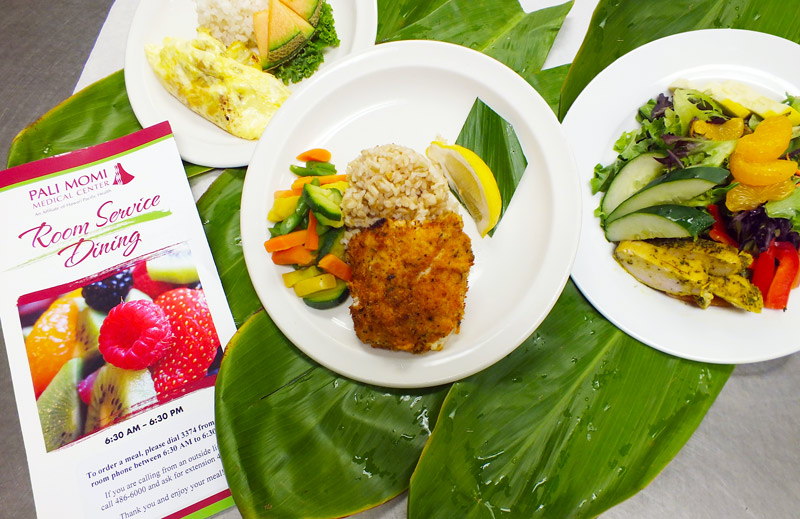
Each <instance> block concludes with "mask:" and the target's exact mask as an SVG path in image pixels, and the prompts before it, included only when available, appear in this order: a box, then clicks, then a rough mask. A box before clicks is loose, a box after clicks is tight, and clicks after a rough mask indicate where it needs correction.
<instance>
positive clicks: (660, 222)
mask: <svg viewBox="0 0 800 519" xmlns="http://www.w3.org/2000/svg"><path fill="white" fill-rule="evenodd" d="M713 223H714V217H713V216H711V215H710V214H708V213H706V212H705V211H702V210H700V209H695V208H694V207H686V206H684V205H675V204H666V205H658V206H654V207H645V208H643V209H639V210H638V211H636V212H633V213H629V214H626V215H625V216H621V217H620V218H618V219H616V220H614V221H613V222H611V223H609V224H608V225H607V226H606V239H607V240H608V241H612V242H618V241H622V240H649V239H651V238H688V237H691V236H697V235H698V234H700V233H701V232H702V231H703V230H705V229H707V228H709V227H710V226H711V225H712V224H713Z"/></svg>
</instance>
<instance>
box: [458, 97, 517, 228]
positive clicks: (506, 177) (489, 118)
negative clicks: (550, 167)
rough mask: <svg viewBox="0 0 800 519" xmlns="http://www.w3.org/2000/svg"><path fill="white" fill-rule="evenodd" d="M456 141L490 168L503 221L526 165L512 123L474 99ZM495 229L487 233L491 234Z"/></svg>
mask: <svg viewBox="0 0 800 519" xmlns="http://www.w3.org/2000/svg"><path fill="white" fill-rule="evenodd" d="M456 144H459V145H461V146H464V147H465V148H467V149H470V150H472V151H474V152H475V153H476V154H477V155H478V156H479V157H480V158H481V159H483V161H484V162H485V163H486V165H487V166H489V169H490V170H492V174H494V177H495V179H496V180H497V187H498V188H499V189H500V197H501V199H502V202H503V204H502V206H501V211H500V220H501V221H502V218H503V213H505V211H506V208H507V207H508V204H509V203H510V202H511V197H512V196H514V191H515V190H516V189H517V185H518V184H519V182H520V180H522V174H523V173H525V168H526V167H527V166H528V160H527V159H526V158H525V154H524V152H523V151H522V146H521V145H520V143H519V140H518V139H517V134H516V133H515V132H514V127H513V126H511V124H509V123H508V121H506V120H505V119H503V118H502V117H500V116H499V115H497V113H496V112H495V111H494V110H492V109H491V108H490V107H489V106H488V105H487V104H486V103H484V102H483V101H481V100H480V99H476V100H475V103H473V105H472V109H471V110H470V112H469V115H468V116H467V120H466V121H465V122H464V125H463V126H462V127H461V132H460V133H459V134H458V138H457V139H456ZM497 225H500V223H499V222H498V224H497ZM496 228H497V227H495V228H494V229H496ZM494 229H492V230H491V231H489V234H493V233H494Z"/></svg>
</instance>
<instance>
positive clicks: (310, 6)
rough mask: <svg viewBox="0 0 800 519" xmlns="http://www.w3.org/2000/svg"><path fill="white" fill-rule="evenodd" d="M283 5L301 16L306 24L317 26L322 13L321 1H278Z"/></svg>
mask: <svg viewBox="0 0 800 519" xmlns="http://www.w3.org/2000/svg"><path fill="white" fill-rule="evenodd" d="M280 1H281V2H283V4H284V5H285V6H286V7H288V8H289V9H291V10H292V11H294V12H296V13H297V14H299V15H300V16H302V17H303V18H304V19H305V20H306V21H307V22H308V23H310V24H311V25H313V26H314V27H316V26H317V23H319V14H320V13H321V12H322V2H323V0H280Z"/></svg>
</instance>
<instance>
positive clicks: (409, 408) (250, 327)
mask: <svg viewBox="0 0 800 519" xmlns="http://www.w3.org/2000/svg"><path fill="white" fill-rule="evenodd" d="M445 392H446V388H432V389H420V390H407V389H404V390H395V389H384V388H379V387H373V386H367V385H364V384H359V383H356V382H352V381H350V380H348V379H345V378H342V377H340V376H338V375H336V374H335V373H333V372H330V371H328V370H327V369H325V368H322V367H320V366H318V365H317V364H315V363H314V362H312V361H311V360H309V359H308V358H307V357H305V356H304V355H303V354H302V353H300V352H299V351H298V350H297V349H296V348H295V347H294V346H293V345H292V344H291V343H290V342H289V341H288V340H287V339H286V338H285V337H284V336H283V335H282V334H281V333H280V331H279V330H278V328H277V327H276V326H275V324H274V323H273V322H272V321H271V320H270V318H269V316H268V315H267V314H266V312H264V311H261V312H258V313H257V314H255V315H253V316H252V317H251V318H250V319H248V320H247V322H245V324H244V325H242V327H241V328H240V329H239V331H238V332H237V333H236V335H235V336H234V337H233V339H231V341H230V343H229V344H228V347H227V349H226V351H225V357H224V360H223V362H222V366H221V367H220V371H219V374H218V376H217V382H216V393H215V398H216V406H215V409H216V423H217V428H218V432H219V433H221V434H219V435H218V444H219V449H220V455H221V458H222V462H223V466H224V468H225V475H226V477H227V479H228V485H229V486H230V488H231V492H232V494H233V498H234V500H235V501H236V505H237V507H238V508H239V511H240V512H241V514H242V516H243V517H247V518H250V517H271V518H299V517H343V516H346V515H350V514H353V513H356V512H359V511H361V510H363V509H366V508H370V507H373V506H376V505H379V504H381V503H383V502H385V501H387V500H389V499H391V498H392V497H395V496H396V495H398V494H400V493H401V492H403V491H404V490H405V489H406V488H407V486H408V480H409V478H410V477H411V472H412V471H413V469H414V465H415V463H416V460H417V459H418V457H419V455H420V452H421V451H422V447H423V446H424V444H425V441H426V440H427V439H428V436H429V434H430V429H431V428H432V427H433V423H434V422H435V420H436V417H437V415H438V412H439V408H440V407H441V404H442V401H443V399H444V396H445Z"/></svg>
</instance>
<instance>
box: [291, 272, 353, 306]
mask: <svg viewBox="0 0 800 519" xmlns="http://www.w3.org/2000/svg"><path fill="white" fill-rule="evenodd" d="M349 295H350V291H349V290H348V288H347V283H346V282H344V281H342V280H341V279H337V280H336V286H334V287H333V288H329V289H327V290H321V291H319V292H315V293H313V294H312V295H310V296H307V297H304V298H303V302H304V303H305V304H307V305H308V306H310V307H311V308H316V309H317V310H325V309H328V308H333V307H335V306H338V305H340V304H342V303H343V302H344V301H345V300H347V296H349Z"/></svg>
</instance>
